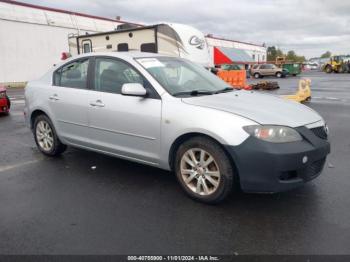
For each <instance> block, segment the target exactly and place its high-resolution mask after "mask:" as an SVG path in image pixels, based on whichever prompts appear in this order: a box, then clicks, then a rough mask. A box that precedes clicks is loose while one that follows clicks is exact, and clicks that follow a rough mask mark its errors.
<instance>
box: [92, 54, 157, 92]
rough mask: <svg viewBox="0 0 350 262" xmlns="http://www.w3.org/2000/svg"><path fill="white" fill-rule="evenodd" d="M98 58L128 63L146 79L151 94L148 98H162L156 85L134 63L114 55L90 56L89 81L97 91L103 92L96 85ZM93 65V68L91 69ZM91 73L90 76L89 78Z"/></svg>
mask: <svg viewBox="0 0 350 262" xmlns="http://www.w3.org/2000/svg"><path fill="white" fill-rule="evenodd" d="M96 58H99V59H100V58H101V59H109V60H114V61H118V62H121V63H124V64H126V65H127V66H129V67H130V68H131V69H133V70H134V71H135V72H136V73H138V74H139V75H140V76H141V77H142V78H143V80H144V81H146V83H147V86H145V88H146V89H147V90H148V92H149V95H148V96H147V98H151V99H161V97H160V95H159V94H158V93H157V91H156V90H155V89H154V87H153V86H152V84H151V83H150V82H149V81H148V80H147V79H146V78H145V76H144V75H143V74H142V73H141V72H140V71H139V70H138V69H137V68H135V67H134V66H133V65H132V64H130V63H129V62H127V61H125V60H123V59H120V58H118V57H113V56H93V57H90V62H89V70H88V79H89V80H88V82H89V85H90V89H91V90H94V91H96V92H102V91H99V90H97V89H96V87H95V70H96ZM90 67H91V70H90ZM89 75H90V78H89ZM110 94H115V95H122V94H116V93H110Z"/></svg>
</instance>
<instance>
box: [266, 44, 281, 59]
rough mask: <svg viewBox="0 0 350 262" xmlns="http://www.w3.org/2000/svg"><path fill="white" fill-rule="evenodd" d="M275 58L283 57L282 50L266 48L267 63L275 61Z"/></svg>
mask: <svg viewBox="0 0 350 262" xmlns="http://www.w3.org/2000/svg"><path fill="white" fill-rule="evenodd" d="M277 56H283V52H282V50H280V49H278V48H276V47H275V46H269V47H268V48H267V61H275V60H276V57H277Z"/></svg>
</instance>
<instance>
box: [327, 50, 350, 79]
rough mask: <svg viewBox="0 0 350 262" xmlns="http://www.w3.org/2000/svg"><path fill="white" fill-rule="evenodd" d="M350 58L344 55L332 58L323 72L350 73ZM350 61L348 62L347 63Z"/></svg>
mask: <svg viewBox="0 0 350 262" xmlns="http://www.w3.org/2000/svg"><path fill="white" fill-rule="evenodd" d="M349 59H350V58H349V57H348V56H344V55H338V56H332V57H331V59H330V60H329V61H328V62H327V63H325V64H324V66H323V71H325V72H326V73H328V74H330V73H332V72H334V73H346V72H350V68H349ZM346 60H348V61H346Z"/></svg>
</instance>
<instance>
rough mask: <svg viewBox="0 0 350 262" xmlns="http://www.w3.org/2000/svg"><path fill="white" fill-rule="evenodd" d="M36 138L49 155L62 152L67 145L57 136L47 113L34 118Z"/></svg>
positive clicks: (37, 142)
mask: <svg viewBox="0 0 350 262" xmlns="http://www.w3.org/2000/svg"><path fill="white" fill-rule="evenodd" d="M33 133H34V139H35V143H36V145H37V147H38V148H39V150H40V151H41V152H42V153H43V154H44V155H47V156H51V157H53V156H58V155H60V154H62V153H63V152H64V151H65V150H66V149H67V146H66V145H64V144H62V143H61V141H60V140H59V138H58V137H57V134H56V131H55V128H54V126H53V124H52V122H51V120H50V119H49V118H48V117H47V116H46V115H39V116H37V117H36V118H35V120H34V129H33Z"/></svg>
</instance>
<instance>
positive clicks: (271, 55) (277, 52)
mask: <svg viewBox="0 0 350 262" xmlns="http://www.w3.org/2000/svg"><path fill="white" fill-rule="evenodd" d="M281 56H282V57H283V56H285V57H286V60H287V61H290V62H299V63H300V62H305V61H306V59H305V56H298V55H297V54H296V53H295V51H293V50H290V51H288V52H287V55H285V54H284V53H283V51H282V50H281V49H278V48H276V47H275V46H269V47H268V48H267V61H270V62H275V61H276V58H277V57H281Z"/></svg>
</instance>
